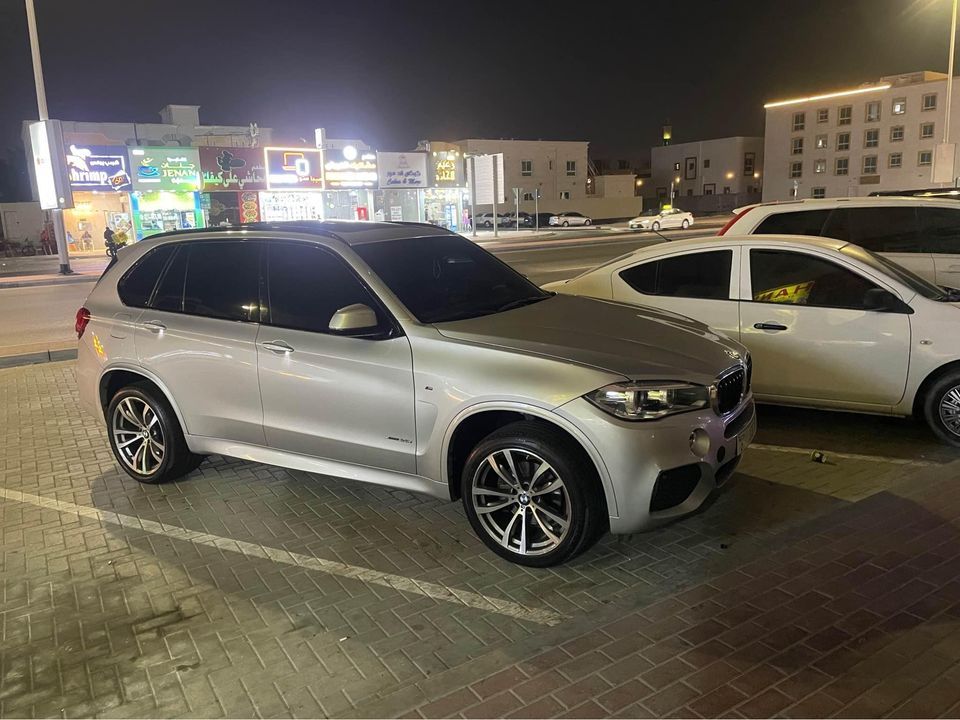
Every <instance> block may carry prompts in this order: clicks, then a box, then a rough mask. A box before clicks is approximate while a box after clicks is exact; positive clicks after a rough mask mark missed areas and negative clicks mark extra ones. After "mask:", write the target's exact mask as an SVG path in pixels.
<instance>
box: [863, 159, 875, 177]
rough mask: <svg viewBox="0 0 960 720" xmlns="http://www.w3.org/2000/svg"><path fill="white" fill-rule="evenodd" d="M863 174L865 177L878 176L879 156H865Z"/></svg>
mask: <svg viewBox="0 0 960 720" xmlns="http://www.w3.org/2000/svg"><path fill="white" fill-rule="evenodd" d="M863 174H864V175H876V174H877V156H876V155H864V156H863Z"/></svg>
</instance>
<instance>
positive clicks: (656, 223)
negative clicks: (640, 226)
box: [650, 222, 660, 232]
mask: <svg viewBox="0 0 960 720" xmlns="http://www.w3.org/2000/svg"><path fill="white" fill-rule="evenodd" d="M650 229H651V230H653V231H654V232H660V223H658V222H655V223H654V224H653V225H651V226H650Z"/></svg>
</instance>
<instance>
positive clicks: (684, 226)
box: [680, 220, 690, 230]
mask: <svg viewBox="0 0 960 720" xmlns="http://www.w3.org/2000/svg"><path fill="white" fill-rule="evenodd" d="M680 227H682V228H683V229H684V230H686V229H687V228H688V227H690V221H689V220H684V221H683V222H682V223H680Z"/></svg>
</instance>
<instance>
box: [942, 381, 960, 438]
mask: <svg viewBox="0 0 960 720" xmlns="http://www.w3.org/2000/svg"><path fill="white" fill-rule="evenodd" d="M939 410H940V421H941V422H942V423H943V425H944V427H945V428H946V429H947V430H949V431H950V432H952V433H953V434H954V435H956V436H958V437H960V385H956V386H954V387H952V388H950V389H949V390H947V391H946V392H945V393H944V394H943V396H942V397H941V398H940V408H939Z"/></svg>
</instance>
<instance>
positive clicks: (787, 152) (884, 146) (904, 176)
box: [763, 71, 960, 201]
mask: <svg viewBox="0 0 960 720" xmlns="http://www.w3.org/2000/svg"><path fill="white" fill-rule="evenodd" d="M946 79H947V76H946V75H945V74H943V73H937V72H930V71H921V72H913V73H907V74H904V75H893V76H888V77H883V78H880V80H879V81H875V82H870V83H865V84H862V85H860V86H858V87H855V88H851V89H848V90H840V91H828V92H819V93H812V94H811V95H810V96H807V97H802V98H793V99H787V100H777V101H773V102H769V103H767V104H766V105H765V106H764V107H765V109H766V129H765V143H764V157H765V158H766V173H765V177H764V181H763V199H764V200H765V201H766V200H787V199H790V198H794V197H799V198H810V197H856V196H864V195H869V194H870V193H871V192H874V191H883V190H915V189H920V188H927V187H932V186H935V185H934V183H933V182H932V178H933V164H934V157H935V155H936V148H937V146H938V145H939V144H940V143H942V142H943V133H944V126H943V123H944V117H945V110H946V108H945V105H946ZM957 110H958V102H957V101H956V100H954V107H953V115H952V120H951V128H950V135H951V137H953V138H954V142H955V141H956V138H957V133H958V132H960V117H958V116H957V114H956V113H957Z"/></svg>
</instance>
